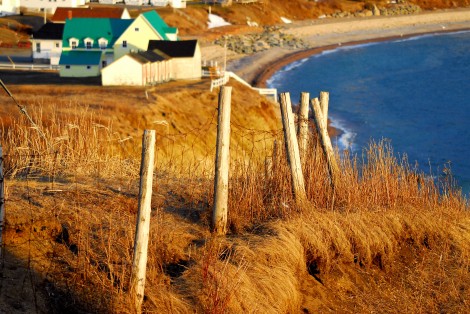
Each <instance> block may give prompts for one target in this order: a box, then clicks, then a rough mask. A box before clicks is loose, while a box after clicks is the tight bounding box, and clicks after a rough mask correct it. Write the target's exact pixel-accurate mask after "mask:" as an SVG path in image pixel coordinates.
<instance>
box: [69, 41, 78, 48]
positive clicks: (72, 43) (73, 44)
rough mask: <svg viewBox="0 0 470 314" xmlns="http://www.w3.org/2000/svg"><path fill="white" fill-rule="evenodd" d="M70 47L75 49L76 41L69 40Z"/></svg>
mask: <svg viewBox="0 0 470 314" xmlns="http://www.w3.org/2000/svg"><path fill="white" fill-rule="evenodd" d="M70 46H72V49H77V46H78V41H77V40H71V41H70Z"/></svg>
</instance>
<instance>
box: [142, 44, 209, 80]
mask: <svg viewBox="0 0 470 314" xmlns="http://www.w3.org/2000/svg"><path fill="white" fill-rule="evenodd" d="M148 50H149V51H154V52H160V53H164V54H165V55H167V56H169V57H171V60H172V65H171V78H172V79H174V80H184V79H199V78H201V73H202V71H201V48H200V47H199V43H198V42H197V40H181V41H170V40H150V41H149V46H148Z"/></svg>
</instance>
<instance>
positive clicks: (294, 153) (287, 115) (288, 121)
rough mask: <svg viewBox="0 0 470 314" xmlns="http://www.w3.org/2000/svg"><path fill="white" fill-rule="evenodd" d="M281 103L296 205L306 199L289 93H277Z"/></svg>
mask: <svg viewBox="0 0 470 314" xmlns="http://www.w3.org/2000/svg"><path fill="white" fill-rule="evenodd" d="M279 98H280V104H281V116H282V125H283V129H284V138H285V141H286V149H287V159H288V160H289V166H290V170H291V175H292V187H293V190H294V196H295V202H296V203H297V205H300V204H302V203H304V202H305V201H306V200H307V196H306V193H305V183H304V175H303V173H302V166H301V163H300V153H299V144H298V143H297V136H296V135H295V123H294V116H293V114H292V105H291V102H290V94H289V93H281V94H280V95H279Z"/></svg>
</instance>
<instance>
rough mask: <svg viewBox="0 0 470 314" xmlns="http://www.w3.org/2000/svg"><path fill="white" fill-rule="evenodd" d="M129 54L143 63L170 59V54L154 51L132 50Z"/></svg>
mask: <svg viewBox="0 0 470 314" xmlns="http://www.w3.org/2000/svg"><path fill="white" fill-rule="evenodd" d="M129 56H130V57H131V58H133V59H134V60H136V61H137V62H139V63H142V64H144V63H147V62H157V61H163V60H168V59H169V57H168V56H165V55H164V54H159V53H157V52H154V51H139V52H131V53H129Z"/></svg>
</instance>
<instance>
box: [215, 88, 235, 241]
mask: <svg viewBox="0 0 470 314" xmlns="http://www.w3.org/2000/svg"><path fill="white" fill-rule="evenodd" d="M231 97H232V87H230V86H222V87H221V88H220V93H219V116H218V123H217V147H216V156H215V179H214V209H213V212H212V231H213V232H214V233H215V234H219V235H224V234H226V233H227V211H228V174H229V163H230V110H231Z"/></svg>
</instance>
